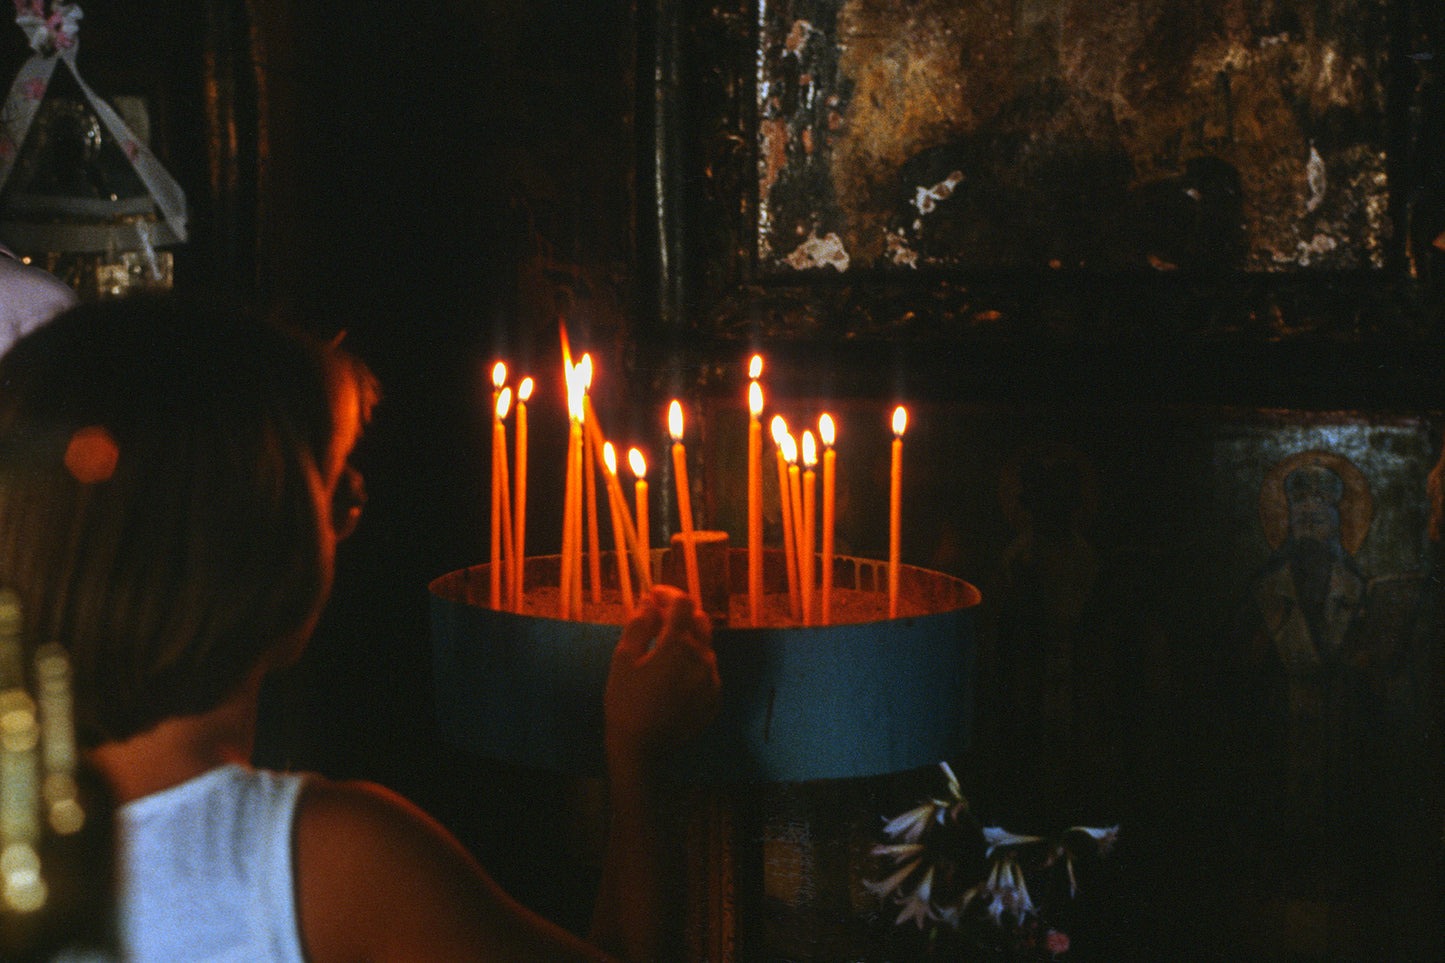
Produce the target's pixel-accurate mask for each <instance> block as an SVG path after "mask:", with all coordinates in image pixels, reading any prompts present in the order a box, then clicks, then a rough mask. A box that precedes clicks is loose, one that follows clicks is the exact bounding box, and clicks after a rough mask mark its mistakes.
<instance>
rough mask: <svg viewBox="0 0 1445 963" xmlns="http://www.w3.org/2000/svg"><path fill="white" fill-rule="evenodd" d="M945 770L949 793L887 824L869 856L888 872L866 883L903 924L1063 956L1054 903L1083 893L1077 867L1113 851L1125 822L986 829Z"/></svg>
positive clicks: (1065, 946) (1021, 951) (990, 945)
mask: <svg viewBox="0 0 1445 963" xmlns="http://www.w3.org/2000/svg"><path fill="white" fill-rule="evenodd" d="M939 767H940V768H941V769H942V770H943V774H944V776H945V778H946V783H947V785H946V787H945V792H944V793H943V797H942V798H934V799H927V800H925V801H923V802H922V803H920V804H919V805H918V806H916V807H914V808H913V809H910V810H908V811H907V812H904V813H901V814H899V815H898V816H895V817H893V818H892V819H889V820H888V821H887V822H886V823H885V825H884V826H883V833H884V835H885V836H886V837H887V840H888V841H887V842H884V843H880V844H879V845H877V846H875V847H874V848H873V855H875V856H878V857H882V858H883V859H884V860H885V865H886V870H885V872H886V875H885V876H884V878H882V879H879V880H875V881H865V882H864V886H865V887H866V888H867V889H868V891H869V892H871V893H873V894H874V895H876V896H878V897H880V898H882V899H884V900H886V901H889V902H892V903H895V904H897V905H899V906H900V907H901V909H900V910H899V913H898V917H897V919H896V921H895V922H896V923H897V924H898V925H905V924H909V923H914V924H916V925H917V926H918V928H919V929H920V930H930V931H932V932H931V933H930V936H933V937H936V936H937V933H938V930H939V929H940V928H943V929H946V930H948V931H952V932H955V933H957V934H959V935H960V936H962V937H964V938H965V939H966V940H967V941H969V942H971V943H972V944H973V945H975V946H978V947H982V948H986V949H990V950H992V951H993V954H994V955H1002V956H1003V957H1004V958H1008V959H1016V960H1058V959H1063V958H1066V956H1065V955H1066V954H1067V953H1068V952H1069V946H1070V940H1069V934H1068V932H1067V931H1066V930H1065V929H1064V927H1063V925H1062V923H1060V922H1059V917H1060V916H1061V915H1062V914H1060V913H1058V912H1057V909H1058V907H1059V906H1060V904H1063V903H1067V902H1071V901H1072V900H1073V899H1074V898H1075V897H1076V896H1077V895H1078V893H1079V877H1080V869H1081V866H1082V865H1084V864H1086V863H1092V862H1093V861H1095V860H1097V859H1100V858H1102V857H1104V856H1107V855H1108V854H1109V852H1110V850H1112V849H1113V846H1114V842H1115V840H1116V839H1117V838H1118V834H1119V827H1118V826H1113V827H1109V828H1102V829H1100V828H1093V827H1089V826H1073V827H1070V828H1069V829H1066V830H1065V831H1064V832H1063V833H1062V834H1060V836H1059V837H1058V838H1057V839H1054V840H1051V839H1046V838H1044V837H1042V836H1020V835H1015V834H1014V833H1011V832H1009V831H1007V830H1005V829H1003V828H1001V827H998V826H989V827H985V826H982V825H981V824H980V823H979V822H978V821H977V820H976V819H974V817H973V815H972V813H971V812H970V811H969V805H968V800H966V799H965V798H964V796H963V793H962V791H961V790H960V789H959V784H958V779H957V777H955V776H954V774H953V770H952V769H950V768H949V766H948V764H947V763H946V762H940V763H939ZM1030 887H1033V894H1031V892H1030ZM1034 894H1037V895H1034Z"/></svg>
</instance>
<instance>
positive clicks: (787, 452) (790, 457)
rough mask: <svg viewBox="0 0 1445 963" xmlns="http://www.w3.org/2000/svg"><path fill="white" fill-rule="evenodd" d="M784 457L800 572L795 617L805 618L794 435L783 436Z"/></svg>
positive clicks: (796, 565)
mask: <svg viewBox="0 0 1445 963" xmlns="http://www.w3.org/2000/svg"><path fill="white" fill-rule="evenodd" d="M783 457H784V458H786V459H787V462H788V494H787V496H786V497H788V498H789V499H791V501H792V511H793V567H794V568H796V569H797V570H798V605H797V608H796V610H795V612H794V615H795V616H796V617H797V618H798V619H802V618H803V611H804V610H803V605H804V603H805V602H806V601H807V599H806V598H804V596H803V585H804V582H803V565H804V561H803V493H802V483H801V481H800V479H799V472H798V443H797V442H796V441H794V440H793V436H792V435H784V436H783Z"/></svg>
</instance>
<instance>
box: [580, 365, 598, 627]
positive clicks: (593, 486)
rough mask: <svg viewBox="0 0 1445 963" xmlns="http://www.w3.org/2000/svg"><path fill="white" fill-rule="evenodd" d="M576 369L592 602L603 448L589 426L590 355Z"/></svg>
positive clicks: (594, 599)
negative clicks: (580, 378)
mask: <svg viewBox="0 0 1445 963" xmlns="http://www.w3.org/2000/svg"><path fill="white" fill-rule="evenodd" d="M577 369H578V371H579V372H581V374H582V423H583V429H582V430H583V434H582V473H583V475H582V477H583V480H584V481H585V483H586V484H585V488H586V492H587V574H588V576H589V578H590V582H589V584H590V585H591V586H592V604H593V605H599V604H601V602H602V544H601V539H600V538H599V537H598V534H597V468H596V466H597V465H598V464H600V462H601V459H602V452H601V450H599V449H598V448H597V436H598V434H599V433H598V432H596V431H592V430H589V429H590V428H593V427H595V426H596V423H597V419H596V417H595V412H594V411H593V409H592V395H591V388H592V356H591V355H590V354H584V355H583V356H582V361H581V363H580V364H579V365H578V366H577Z"/></svg>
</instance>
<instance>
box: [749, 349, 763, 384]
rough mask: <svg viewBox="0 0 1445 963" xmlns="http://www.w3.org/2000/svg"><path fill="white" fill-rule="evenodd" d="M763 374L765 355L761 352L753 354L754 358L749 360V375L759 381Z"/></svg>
mask: <svg viewBox="0 0 1445 963" xmlns="http://www.w3.org/2000/svg"><path fill="white" fill-rule="evenodd" d="M762 376H763V356H762V355H760V354H755V355H753V360H752V361H750V362H748V377H749V378H752V379H753V380H754V381H757V380H758V379H759V378H761V377H762Z"/></svg>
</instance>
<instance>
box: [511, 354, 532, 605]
mask: <svg viewBox="0 0 1445 963" xmlns="http://www.w3.org/2000/svg"><path fill="white" fill-rule="evenodd" d="M531 397H532V379H531V378H523V379H522V383H521V384H520V385H519V386H518V387H517V490H516V507H515V510H514V514H515V516H516V517H515V518H514V520H513V523H512V534H513V537H514V538H515V539H516V541H517V547H516V548H515V549H514V550H513V557H514V558H515V559H516V565H515V566H514V567H513V569H512V610H513V611H515V612H520V611H522V599H523V597H524V595H523V587H522V574H523V572H524V571H525V569H526V567H527V537H526V532H527V399H529V398H531Z"/></svg>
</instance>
